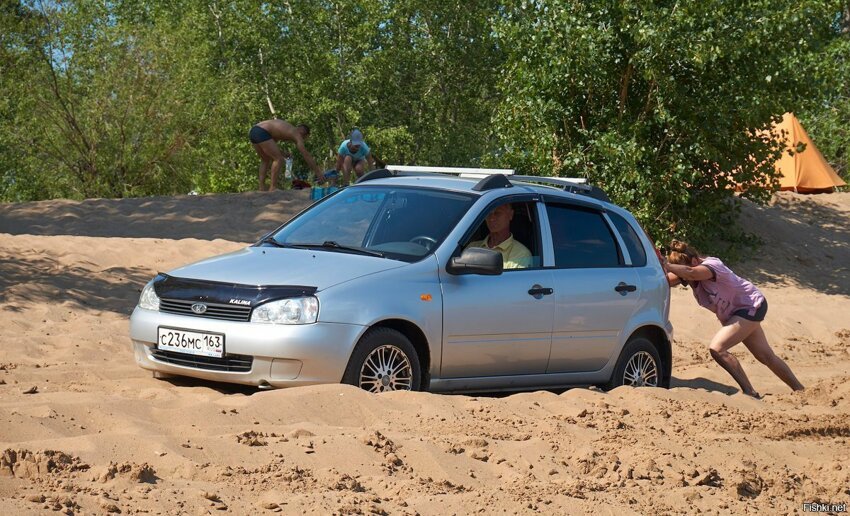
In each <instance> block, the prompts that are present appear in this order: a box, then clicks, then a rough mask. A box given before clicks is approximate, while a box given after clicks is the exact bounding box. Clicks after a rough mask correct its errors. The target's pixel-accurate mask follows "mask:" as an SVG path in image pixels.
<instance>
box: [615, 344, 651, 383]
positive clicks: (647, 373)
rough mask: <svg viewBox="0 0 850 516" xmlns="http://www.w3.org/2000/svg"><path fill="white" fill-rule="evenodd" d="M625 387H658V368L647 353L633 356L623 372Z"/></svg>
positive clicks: (643, 352) (642, 352)
mask: <svg viewBox="0 0 850 516" xmlns="http://www.w3.org/2000/svg"><path fill="white" fill-rule="evenodd" d="M623 385H631V386H634V387H658V366H657V365H656V364H655V359H654V358H652V355H650V354H649V353H647V352H646V351H641V352H639V353H635V354H634V355H632V358H630V359H629V362H628V363H627V364H626V369H625V371H623Z"/></svg>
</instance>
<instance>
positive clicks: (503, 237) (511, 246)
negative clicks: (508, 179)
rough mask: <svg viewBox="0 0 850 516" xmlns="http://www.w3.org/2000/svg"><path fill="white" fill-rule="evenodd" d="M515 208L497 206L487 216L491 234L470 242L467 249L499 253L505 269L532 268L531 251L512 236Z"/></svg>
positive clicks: (505, 205) (504, 205) (507, 205)
mask: <svg viewBox="0 0 850 516" xmlns="http://www.w3.org/2000/svg"><path fill="white" fill-rule="evenodd" d="M513 218H514V208H513V206H511V205H510V204H502V205H501V206H497V207H496V208H495V209H493V211H491V212H490V213H488V214H487V218H486V219H485V221H486V222H487V229H488V230H489V231H490V234H489V235H487V238H485V239H484V240H478V241H475V242H470V243H469V245H468V246H466V247H467V248H470V247H481V248H484V249H492V250H494V251H499V253H500V254H501V255H502V263H503V264H504V268H505V269H525V268H527V267H530V266H531V251H529V250H528V248H527V247H525V246H524V245H522V244H521V243H520V242H519V241H517V240H515V239H514V237H513V235H512V234H511V220H512V219H513Z"/></svg>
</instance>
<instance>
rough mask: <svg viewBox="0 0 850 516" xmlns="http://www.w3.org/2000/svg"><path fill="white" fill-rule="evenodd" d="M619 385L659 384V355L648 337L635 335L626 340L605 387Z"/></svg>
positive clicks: (641, 385) (646, 385)
mask: <svg viewBox="0 0 850 516" xmlns="http://www.w3.org/2000/svg"><path fill="white" fill-rule="evenodd" d="M621 385H631V386H633V387H658V386H660V385H661V357H660V356H659V355H658V350H657V349H655V346H653V345H652V342H650V341H649V340H648V339H646V338H644V337H636V338H634V339H631V340H630V341H628V342H627V343H626V345H625V347H623V352H622V353H620V358H619V359H618V360H617V366H616V367H615V368H614V374H613V375H612V376H611V380H610V381H609V382H608V383H607V384H606V385H605V389H613V388H615V387H619V386H621Z"/></svg>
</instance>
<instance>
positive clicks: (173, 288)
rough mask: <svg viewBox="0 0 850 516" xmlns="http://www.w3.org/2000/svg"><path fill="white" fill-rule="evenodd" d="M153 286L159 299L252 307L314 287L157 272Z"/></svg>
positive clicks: (309, 291) (311, 291)
mask: <svg viewBox="0 0 850 516" xmlns="http://www.w3.org/2000/svg"><path fill="white" fill-rule="evenodd" d="M153 288H154V291H155V292H156V295H157V296H159V297H160V298H161V299H179V300H182V301H206V302H209V303H221V304H225V305H233V306H251V307H255V306H258V305H261V304H263V303H266V302H268V301H273V300H275V299H287V298H292V297H302V296H312V295H313V294H315V293H316V290H317V288H316V287H308V286H303V285H262V286H256V285H240V284H238V283H224V282H220V281H208V280H199V279H188V278H175V277H173V276H169V275H168V274H163V273H159V274H157V276H156V278H154V280H153Z"/></svg>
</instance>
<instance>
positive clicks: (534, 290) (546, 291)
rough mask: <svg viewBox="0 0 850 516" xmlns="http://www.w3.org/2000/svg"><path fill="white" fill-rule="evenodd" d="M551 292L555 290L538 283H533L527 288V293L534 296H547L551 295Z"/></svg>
mask: <svg viewBox="0 0 850 516" xmlns="http://www.w3.org/2000/svg"><path fill="white" fill-rule="evenodd" d="M553 292H555V291H554V290H553V289H551V288H547V287H541V286H540V285H534V286H533V287H531V288H530V289H528V295H530V296H534V297H540V296H548V295H551V294H552V293H553Z"/></svg>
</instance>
